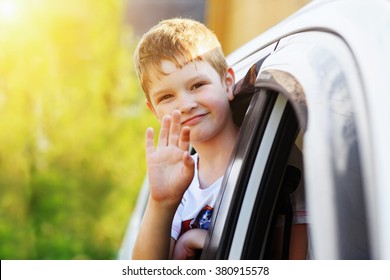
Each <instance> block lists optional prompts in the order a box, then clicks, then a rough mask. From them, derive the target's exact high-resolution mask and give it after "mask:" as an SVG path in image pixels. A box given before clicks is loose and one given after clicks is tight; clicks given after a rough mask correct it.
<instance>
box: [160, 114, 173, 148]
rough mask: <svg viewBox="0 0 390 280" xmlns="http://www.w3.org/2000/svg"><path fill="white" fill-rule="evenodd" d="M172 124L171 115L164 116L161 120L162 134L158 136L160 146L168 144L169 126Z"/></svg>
mask: <svg viewBox="0 0 390 280" xmlns="http://www.w3.org/2000/svg"><path fill="white" fill-rule="evenodd" d="M170 125H171V116H168V115H166V116H164V117H163V119H162V121H161V129H160V135H159V138H158V147H165V146H166V145H168V136H169V126H170Z"/></svg>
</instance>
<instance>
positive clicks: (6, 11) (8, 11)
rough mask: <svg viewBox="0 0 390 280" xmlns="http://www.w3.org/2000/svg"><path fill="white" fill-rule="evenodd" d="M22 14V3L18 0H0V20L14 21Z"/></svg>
mask: <svg viewBox="0 0 390 280" xmlns="http://www.w3.org/2000/svg"><path fill="white" fill-rule="evenodd" d="M21 16H22V11H21V3H20V2H19V1H18V0H0V21H3V22H6V23H13V22H16V21H18V20H19V19H20V18H21Z"/></svg>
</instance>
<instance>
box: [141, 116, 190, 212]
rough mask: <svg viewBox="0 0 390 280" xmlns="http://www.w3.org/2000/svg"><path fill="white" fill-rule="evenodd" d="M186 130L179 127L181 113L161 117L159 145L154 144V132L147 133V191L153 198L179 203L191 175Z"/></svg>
mask: <svg viewBox="0 0 390 280" xmlns="http://www.w3.org/2000/svg"><path fill="white" fill-rule="evenodd" d="M188 149H189V129H188V128H183V129H181V128H180V113H178V112H177V111H176V113H173V114H172V118H171V117H164V119H163V121H162V125H161V131H160V136H159V143H158V146H157V147H156V148H155V147H154V145H153V131H152V130H148V131H147V134H146V159H147V166H148V175H149V185H150V192H151V196H152V197H153V199H155V200H158V201H164V202H166V203H169V204H178V203H179V202H180V200H181V198H182V196H183V194H184V192H185V190H186V189H187V188H188V186H189V185H190V183H191V181H192V178H193V176H194V165H193V161H192V159H191V158H190V156H189V154H188Z"/></svg>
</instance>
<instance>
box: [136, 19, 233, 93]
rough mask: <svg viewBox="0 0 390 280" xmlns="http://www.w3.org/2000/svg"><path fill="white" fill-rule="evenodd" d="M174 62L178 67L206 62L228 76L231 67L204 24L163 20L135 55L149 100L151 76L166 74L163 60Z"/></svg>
mask: <svg viewBox="0 0 390 280" xmlns="http://www.w3.org/2000/svg"><path fill="white" fill-rule="evenodd" d="M162 60H168V61H171V62H173V63H174V64H175V65H176V67H177V68H181V67H183V66H184V65H186V64H188V63H190V62H194V61H206V62H208V63H209V64H210V65H211V66H212V67H213V68H214V69H215V71H216V72H217V73H218V74H219V76H220V77H221V79H223V77H224V76H225V75H226V72H227V68H228V65H227V63H226V60H225V56H224V54H223V52H222V48H221V44H220V43H219V41H218V39H217V37H216V36H215V34H214V33H213V32H212V31H211V30H210V29H208V28H207V27H206V26H205V25H204V24H202V23H200V22H198V21H195V20H192V19H183V18H173V19H168V20H163V21H161V22H160V23H159V24H157V25H156V26H154V27H152V28H151V29H150V30H149V31H148V32H147V33H145V34H144V35H143V36H142V38H141V40H140V42H139V44H138V46H137V48H136V50H135V54H134V62H135V68H136V71H137V75H138V78H139V81H140V84H141V87H142V90H143V91H144V92H145V95H146V97H147V98H148V99H149V91H150V86H151V85H150V77H151V75H156V74H157V75H164V74H165V73H163V72H162V70H161V61H162Z"/></svg>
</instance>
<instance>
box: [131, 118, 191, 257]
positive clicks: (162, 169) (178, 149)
mask: <svg viewBox="0 0 390 280" xmlns="http://www.w3.org/2000/svg"><path fill="white" fill-rule="evenodd" d="M189 138H190V131H189V128H188V127H184V128H181V127H180V112H179V111H174V112H172V114H171V116H165V117H164V118H163V120H162V124H161V131H160V135H159V140H158V145H157V147H154V133H153V130H152V129H148V130H147V131H146V162H147V168H148V176H149V188H150V197H149V201H148V205H147V207H146V210H145V214H144V217H143V220H142V223H141V227H140V231H139V233H138V237H137V239H136V243H135V246H134V251H133V259H155V260H156V259H168V258H169V256H170V252H171V248H172V247H173V245H172V242H173V241H172V240H173V239H171V226H172V220H173V216H174V214H175V211H176V209H177V207H178V205H179V203H180V201H181V199H182V197H183V194H184V192H185V191H186V189H187V188H188V186H189V185H190V183H191V181H192V178H193V176H194V162H193V160H192V158H191V157H190V155H189V152H188V149H189ZM173 244H174V243H173Z"/></svg>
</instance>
